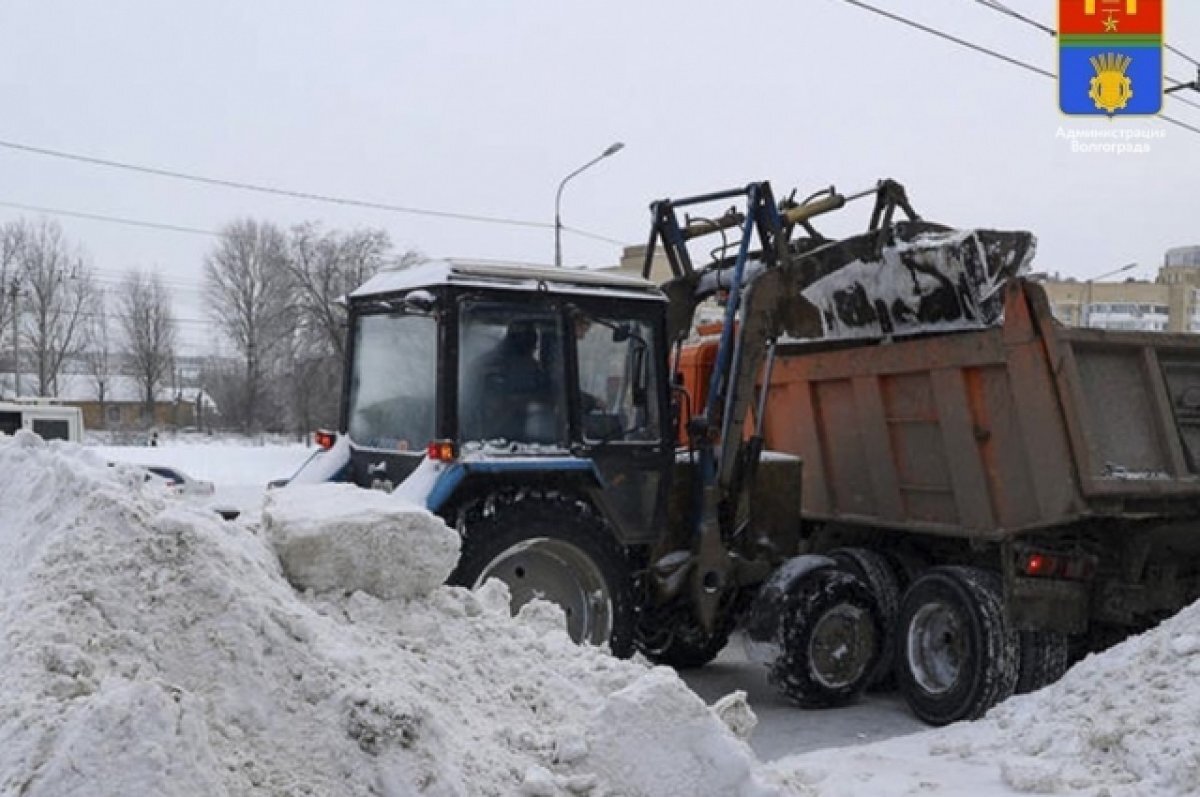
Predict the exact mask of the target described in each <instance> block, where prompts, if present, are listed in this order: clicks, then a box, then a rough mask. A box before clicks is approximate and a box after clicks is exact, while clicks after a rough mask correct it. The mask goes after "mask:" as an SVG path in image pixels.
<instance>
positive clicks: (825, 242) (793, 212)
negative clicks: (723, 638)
mask: <svg viewBox="0 0 1200 797" xmlns="http://www.w3.org/2000/svg"><path fill="white" fill-rule="evenodd" d="M869 196H874V197H875V198H876V202H875V207H874V210H873V211H872V214H871V221H870V225H869V227H868V230H867V238H868V239H870V241H871V244H870V245H871V246H872V247H873V248H874V249H875V250H876V251H878V250H879V249H880V248H881V247H882V246H883V244H884V243H885V233H886V232H887V231H888V230H889V229H890V228H891V225H892V220H893V218H894V216H895V212H896V210H897V209H899V210H901V211H903V212H904V214H905V215H906V216H907V217H908V219H909V221H911V222H920V217H919V216H918V215H917V213H916V212H915V211H914V210H913V208H912V206H911V205H910V204H909V202H908V198H907V196H906V194H905V191H904V188H903V186H901V185H900V184H899V183H897V182H895V181H892V180H882V181H880V182H879V183H878V184H877V185H876V186H875V187H873V188H870V189H867V190H865V191H861V192H859V193H856V194H852V195H849V196H843V195H841V194H839V193H837V192H836V191H835V190H834V189H833V188H832V187H831V188H829V189H828V190H826V191H821V192H818V193H817V194H814V195H813V196H811V197H809V198H808V199H807V200H806V201H804V202H802V203H796V202H794V201H793V200H791V199H790V198H789V199H788V200H786V201H785V202H783V203H782V204H779V205H777V203H776V200H775V197H774V194H773V192H772V190H771V186H770V184H769V183H768V182H765V181H763V182H755V183H750V184H749V185H747V186H746V187H745V188H742V189H732V190H728V191H719V192H714V193H710V194H701V195H697V196H692V197H687V198H684V199H677V200H670V199H665V200H662V201H659V202H655V203H654V204H653V205H652V206H651V211H652V214H653V217H654V222H653V225H652V227H651V230H650V238H649V242H648V244H647V246H646V254H645V261H644V264H643V267H642V275H643V277H646V278H648V277H649V276H650V273H651V268H652V265H653V262H654V257H655V253H656V251H657V249H658V246H659V244H661V245H662V247H663V249H664V252H665V254H666V256H667V260H668V262H669V264H670V267H671V271H672V274H673V278H672V279H671V280H669V281H668V282H667V283H665V284H664V285H663V290H664V291H665V292H666V293H667V295H668V297H669V299H670V304H669V309H668V313H669V316H668V337H669V342H670V344H671V345H672V346H674V347H676V352H678V346H679V344H680V343H681V342H682V340H683V339H684V338H685V337H686V336H687V335H688V334H689V332H690V330H691V325H692V320H693V316H694V314H695V309H696V307H697V306H698V305H699V304H700V302H702V301H704V300H705V299H707V298H709V297H711V296H714V295H717V294H722V295H723V297H724V305H725V306H724V323H723V324H722V326H721V335H720V343H719V345H718V348H717V354H716V362H715V366H714V368H713V371H712V376H711V380H710V383H709V386H708V390H707V393H706V396H705V403H704V408H703V410H702V411H701V412H699V413H698V414H696V415H694V416H693V417H691V418H689V419H688V421H687V424H686V429H687V441H686V442H687V445H688V448H689V450H691V451H693V452H695V455H696V459H697V466H696V467H695V469H694V471H693V487H692V490H693V492H692V496H693V501H694V504H693V507H692V518H691V550H692V553H693V555H694V556H695V560H696V561H695V567H694V569H693V576H692V579H691V597H692V601H693V605H694V607H695V608H696V610H697V619H698V620H699V621H700V623H701V624H702V625H703V627H704V628H705V629H708V630H712V629H713V627H714V626H715V625H716V622H717V617H716V615H717V611H718V608H719V606H720V605H721V602H722V599H723V596H724V593H725V591H726V590H727V589H729V588H730V587H731V586H735V585H747V584H750V585H752V584H756V583H760V582H763V581H765V580H766V579H767V577H768V576H769V575H770V571H771V569H772V568H773V567H775V566H776V565H778V563H779V560H780V558H781V557H780V555H779V554H775V555H771V554H772V553H773V552H772V551H771V548H772V544H771V540H770V539H768V538H767V537H765V536H762V535H760V536H759V537H758V538H757V539H756V540H755V541H754V544H755V547H756V548H757V549H758V550H759V551H761V552H762V553H763V554H765V555H762V556H758V557H756V558H753V559H749V558H746V557H742V556H737V555H735V554H733V553H732V552H731V551H730V549H729V548H728V547H727V544H726V543H727V541H728V540H732V539H735V538H738V537H739V536H741V535H743V534H745V533H746V532H747V531H749V530H752V529H754V528H755V525H756V518H755V517H754V506H753V505H752V503H751V502H749V501H747V500H746V499H747V496H748V495H750V494H751V492H752V491H753V489H754V486H755V481H756V477H757V473H758V467H759V462H760V459H761V454H762V450H763V436H762V424H763V415H764V413H763V407H764V404H765V400H766V387H765V386H766V385H769V384H770V374H771V368H772V366H773V364H774V359H775V357H774V355H775V346H776V341H777V340H778V338H779V337H780V336H781V335H782V334H784V333H792V334H803V333H805V332H809V333H811V332H812V331H813V326H814V323H815V319H814V317H813V316H812V311H811V309H810V307H809V306H808V305H807V303H806V302H804V301H803V300H802V299H801V298H800V289H802V288H803V287H806V286H807V285H810V284H812V283H813V282H815V281H816V280H818V279H820V278H822V277H824V276H827V275H828V274H830V273H832V272H833V271H836V270H837V269H839V268H841V267H843V266H844V265H845V263H844V262H842V261H841V260H840V259H826V258H823V257H822V255H824V254H827V253H829V252H831V250H832V249H833V247H834V246H836V245H837V244H839V243H840V241H834V240H830V239H827V238H825V237H824V236H822V235H821V234H820V233H819V232H817V230H816V229H815V228H814V227H813V226H812V224H811V221H810V220H811V219H813V218H815V217H817V216H819V215H822V214H825V213H829V212H831V211H834V210H838V209H840V208H842V207H844V206H845V205H846V204H847V202H850V201H854V200H857V199H861V198H865V197H869ZM737 199H744V200H745V210H744V211H739V210H738V209H737V208H736V207H734V208H730V209H729V210H728V211H726V212H725V213H724V214H723V215H721V216H720V217H718V218H691V217H687V216H686V215H685V219H684V222H683V223H682V224H681V223H680V219H679V212H680V211H681V210H683V209H686V208H690V207H694V206H697V205H707V204H713V203H717V202H724V201H727V200H737ZM931 226H932V225H931ZM796 227H800V228H802V229H803V230H804V231H805V232H806V233H807V237H806V238H803V239H801V240H799V241H796V242H793V241H792V234H793V232H794V231H795V229H796ZM729 229H739V230H740V232H741V237H740V239H739V240H738V241H737V242H736V243H735V244H730V243H729V242H728V240H727V239H726V233H725V231H726V230H729ZM714 234H720V235H721V236H722V238H723V239H725V240H724V241H723V245H722V246H721V247H720V248H719V249H718V250H717V252H718V253H720V254H722V255H723V253H724V252H725V251H726V250H728V249H729V248H731V247H732V246H734V245H736V254H735V255H734V256H733V257H732V258H729V257H722V256H720V255H718V254H716V253H714V257H713V262H712V263H711V264H709V265H707V266H705V267H704V268H702V269H696V268H695V267H694V265H693V262H692V257H691V254H690V253H689V251H688V248H687V247H688V243H689V242H690V241H693V240H695V239H697V238H700V237H703V236H707V235H714ZM756 238H757V244H758V245H757V247H754V243H755V239H756ZM752 267H753V268H752ZM739 315H740V318H739ZM764 359H765V364H764ZM760 368H765V374H766V375H765V377H764V379H763V385H764V388H763V390H762V391H760V393H759V395H758V399H757V412H756V413H755V428H754V432H753V434H752V435H751V436H750V437H749V438H743V433H742V429H743V427H744V425H745V422H746V418H747V415H748V412H749V409H750V404H751V401H752V400H753V398H754V395H753V394H754V387H755V381H756V380H757V379H758V375H759V372H760ZM798 504H799V500H798V499H797V505H798Z"/></svg>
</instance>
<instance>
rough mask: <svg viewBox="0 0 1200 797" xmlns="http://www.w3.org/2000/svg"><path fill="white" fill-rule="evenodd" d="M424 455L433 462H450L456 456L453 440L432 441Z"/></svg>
mask: <svg viewBox="0 0 1200 797" xmlns="http://www.w3.org/2000/svg"><path fill="white" fill-rule="evenodd" d="M425 454H426V456H428V457H429V458H430V459H432V460H433V461H435V462H450V461H452V460H453V459H454V458H455V457H456V456H457V452H456V451H455V450H454V441H453V440H434V441H433V442H432V443H430V444H429V446H428V447H427V448H426V449H425Z"/></svg>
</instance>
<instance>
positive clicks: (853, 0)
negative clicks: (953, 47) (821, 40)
mask: <svg viewBox="0 0 1200 797" xmlns="http://www.w3.org/2000/svg"><path fill="white" fill-rule="evenodd" d="M842 2H843V3H848V4H849V5H852V6H857V7H858V8H861V9H863V10H864V11H870V12H871V13H873V14H878V15H879V16H881V17H887V18H888V19H890V20H893V21H895V22H899V23H900V24H901V25H907V26H908V27H910V28H916V29H917V30H919V31H923V32H924V33H929V34H931V35H933V36H937V37H938V38H940V39H945V40H946V41H949V42H953V43H955V44H957V45H959V46H960V47H966V48H967V49H969V50H974V51H975V52H978V53H983V54H984V55H990V56H991V57H992V58H997V59H999V60H1001V61H1004V62H1006V63H1009V64H1012V65H1013V66H1016V67H1020V68H1021V69H1026V70H1028V71H1030V72H1033V73H1034V74H1036V75H1041V76H1042V77H1048V78H1054V77H1055V75H1054V73H1053V72H1049V71H1047V70H1045V69H1042V68H1041V67H1040V66H1034V65H1033V64H1030V63H1027V62H1025V61H1022V60H1020V59H1018V58H1013V57H1012V56H1008V55H1005V54H1004V53H1001V52H998V51H996V50H992V49H989V48H987V47H984V46H983V45H981V44H976V43H975V42H971V41H967V40H966V39H960V38H959V37H957V36H954V35H952V34H949V33H946V32H945V31H943V30H938V29H937V28H931V27H930V26H928V25H925V24H922V23H920V22H917V21H916V20H912V19H909V18H908V17H904V16H901V15H899V14H894V13H892V12H891V11H885V10H883V9H882V8H877V7H875V6H873V5H871V4H870V3H864V2H862V0H842Z"/></svg>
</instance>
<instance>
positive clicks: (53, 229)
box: [17, 220, 95, 396]
mask: <svg viewBox="0 0 1200 797" xmlns="http://www.w3.org/2000/svg"><path fill="white" fill-rule="evenodd" d="M19 224H20V225H21V226H22V228H23V229H22V232H21V237H22V241H21V243H20V246H19V247H18V249H17V264H18V266H17V278H18V280H19V282H20V285H21V288H22V289H23V298H24V300H25V303H24V306H23V308H22V310H23V313H22V315H23V316H24V318H23V322H22V324H21V326H22V328H23V333H24V335H23V337H24V338H25V340H26V341H28V344H29V348H30V349H31V350H32V352H33V357H34V365H35V366H36V368H37V390H38V393H39V394H40V395H43V396H56V395H58V377H59V374H60V373H61V371H62V366H63V362H64V361H65V360H66V359H67V358H68V357H71V356H74V355H76V354H78V353H79V351H80V350H81V348H82V344H83V338H84V335H85V329H86V326H87V319H88V316H89V314H90V309H91V302H92V301H93V299H94V297H95V289H94V287H93V282H92V276H91V272H90V270H89V269H88V268H87V266H86V265H85V263H84V259H83V255H82V254H80V253H79V251H78V250H77V249H76V248H75V247H72V246H71V245H70V244H69V243H68V242H67V240H66V238H65V236H64V235H63V231H62V228H61V227H60V226H59V225H58V224H57V223H55V222H50V221H44V220H43V221H40V222H37V223H33V224H29V223H26V222H23V221H22V222H19Z"/></svg>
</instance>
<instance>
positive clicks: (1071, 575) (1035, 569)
mask: <svg viewBox="0 0 1200 797" xmlns="http://www.w3.org/2000/svg"><path fill="white" fill-rule="evenodd" d="M1018 569H1019V570H1020V571H1021V572H1022V573H1023V574H1025V575H1027V576H1032V577H1034V578H1062V579H1067V580H1068V581H1087V580H1089V579H1091V578H1092V576H1094V575H1096V557H1094V556H1091V555H1090V554H1063V553H1050V552H1048V551H1035V550H1026V551H1023V552H1022V553H1021V554H1020V556H1019V559H1018Z"/></svg>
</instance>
